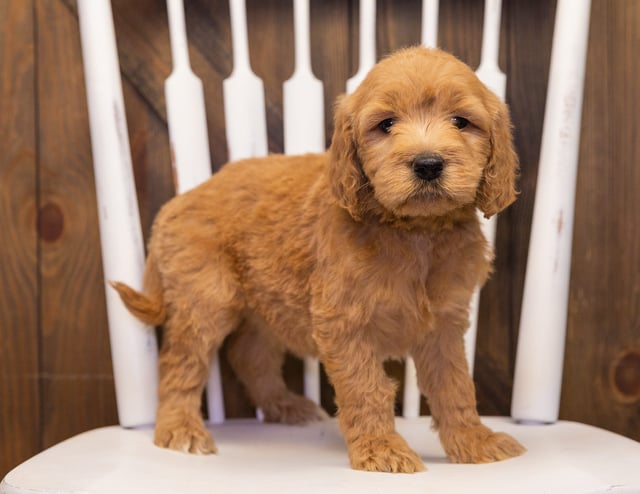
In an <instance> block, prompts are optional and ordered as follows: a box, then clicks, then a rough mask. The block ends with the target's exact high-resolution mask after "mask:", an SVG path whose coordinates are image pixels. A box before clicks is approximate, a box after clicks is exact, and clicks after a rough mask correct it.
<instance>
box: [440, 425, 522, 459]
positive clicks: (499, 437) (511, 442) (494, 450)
mask: <svg viewBox="0 0 640 494" xmlns="http://www.w3.org/2000/svg"><path fill="white" fill-rule="evenodd" d="M440 437H441V439H442V444H443V446H444V449H445V451H446V452H447V455H448V456H449V459H450V460H451V461H452V462H454V463H490V462H494V461H501V460H506V459H508V458H513V457H514V456H520V455H521V454H523V453H524V452H525V451H526V449H525V448H524V447H523V446H522V445H521V444H520V443H519V442H518V441H516V440H515V439H514V438H512V437H511V436H509V435H508V434H505V433H503V432H493V431H492V430H491V429H489V428H487V427H485V426H483V425H479V426H475V427H469V428H463V429H456V430H455V431H452V432H449V433H442V431H441V436H440Z"/></svg>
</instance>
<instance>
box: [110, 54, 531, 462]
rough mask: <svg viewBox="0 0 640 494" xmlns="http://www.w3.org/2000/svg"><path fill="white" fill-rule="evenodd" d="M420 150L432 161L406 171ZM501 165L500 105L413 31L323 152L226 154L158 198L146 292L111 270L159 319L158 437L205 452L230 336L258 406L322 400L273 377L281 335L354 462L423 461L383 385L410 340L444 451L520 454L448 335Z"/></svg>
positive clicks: (294, 409) (318, 414)
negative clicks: (327, 385)
mask: <svg viewBox="0 0 640 494" xmlns="http://www.w3.org/2000/svg"><path fill="white" fill-rule="evenodd" d="M425 157H427V158H429V159H430V160H431V161H430V162H429V163H433V161H434V160H435V161H436V162H437V163H436V165H438V167H437V169H436V170H435V171H433V170H431V171H429V170H424V169H419V167H420V166H422V167H423V168H424V167H425V166H427V165H424V164H422V165H420V160H422V162H424V160H425V159H426V158H425ZM429 166H431V165H429ZM417 167H418V168H417ZM516 175H517V158H516V154H515V152H514V150H513V143H512V138H511V123H510V121H509V114H508V111H507V109H506V107H505V106H504V104H502V103H501V102H500V101H499V100H498V99H497V98H496V97H495V96H494V95H493V94H492V93H491V92H490V91H489V90H488V89H487V88H486V87H484V86H483V85H482V84H481V83H480V81H478V79H477V78H476V76H475V75H474V73H473V72H472V71H471V70H470V69H469V68H468V67H467V66H466V65H464V64H463V63H462V62H460V61H458V60H457V59H455V58H454V57H453V56H451V55H448V54H446V53H444V52H441V51H438V50H428V49H426V48H419V47H416V48H411V49H406V50H402V51H400V52H397V53H395V54H393V55H391V56H389V57H388V58H386V59H384V60H383V61H382V62H380V63H379V64H378V65H377V66H376V67H374V69H373V70H372V71H371V72H370V74H369V75H368V76H367V78H366V79H365V80H364V82H363V83H362V84H361V86H360V87H359V88H358V90H357V91H356V92H355V93H354V94H352V95H350V96H344V97H342V98H341V99H340V100H339V101H338V104H337V107H336V116H335V132H334V136H333V141H332V144H331V148H330V150H329V152H328V153H325V154H309V155H305V156H281V155H273V156H269V157H267V158H260V159H250V160H245V161H242V162H239V163H236V164H231V165H228V166H225V167H224V168H223V169H222V170H221V171H220V172H219V173H217V174H216V175H215V176H213V177H212V178H211V179H210V180H209V181H207V182H206V183H204V184H202V185H201V186H199V187H197V188H195V189H194V190H192V191H190V192H187V193H185V194H182V195H180V196H178V197H176V198H174V199H173V200H171V201H170V202H168V203H167V204H166V205H165V206H164V207H163V208H162V210H161V211H160V213H159V214H158V216H157V218H156V220H155V223H154V226H153V232H152V235H151V240H150V242H149V252H150V255H149V258H148V261H147V275H146V277H145V293H146V295H142V294H137V293H136V292H134V291H133V290H131V289H128V288H127V287H125V286H124V285H121V284H115V285H114V286H115V288H116V289H117V290H118V291H119V293H120V295H121V296H122V299H123V300H124V302H125V304H126V305H127V306H128V307H129V308H130V310H131V311H132V312H133V313H134V314H136V315H137V316H138V317H140V318H142V319H144V320H147V321H149V322H159V321H160V320H161V319H165V318H166V321H165V335H164V340H163V346H162V349H161V355H160V390H159V407H158V416H157V423H156V433H155V441H156V443H157V444H159V445H161V446H165V447H170V448H174V449H180V450H186V451H191V452H198V453H209V452H214V451H215V450H216V448H215V444H214V443H213V439H212V438H211V436H210V435H209V433H208V432H207V430H206V428H205V427H204V424H203V422H202V418H201V417H200V409H199V407H200V396H201V392H202V389H203V387H204V385H205V381H206V378H207V375H208V372H207V370H208V365H209V362H210V359H211V356H212V354H213V352H214V351H215V350H216V349H217V348H219V346H220V345H221V344H222V342H223V340H224V339H225V338H227V337H229V344H230V353H229V357H230V361H231V364H232V366H233V368H234V370H235V372H236V373H237V374H238V376H239V379H240V380H241V381H242V382H243V383H244V384H245V386H246V387H247V390H248V392H249V395H250V397H251V398H252V399H253V400H254V402H255V404H256V405H257V406H259V407H261V408H262V410H263V411H264V412H265V415H266V417H267V419H268V420H275V421H283V422H288V423H300V422H305V421H308V420H316V419H319V418H322V417H323V416H324V413H323V412H322V411H321V410H319V409H318V408H317V407H316V406H315V405H314V404H312V403H311V402H309V401H307V400H306V399H304V398H302V397H299V396H297V395H295V394H293V393H292V392H291V391H289V390H288V389H287V388H286V386H285V384H284V381H283V379H282V376H281V375H280V368H281V365H282V359H283V355H284V352H285V349H287V350H289V351H292V352H293V353H295V354H298V355H300V356H303V355H316V356H319V357H320V359H321V360H322V362H323V363H324V366H325V368H326V370H327V373H328V375H329V377H330V379H331V381H332V383H333V385H334V387H335V390H336V402H337V405H338V420H339V423H340V427H341V430H342V432H343V434H344V437H345V440H346V443H347V446H348V449H349V459H350V461H351V465H352V466H353V467H354V468H358V469H364V470H379V471H394V472H414V471H419V470H423V469H424V465H423V464H422V460H421V459H420V458H419V457H418V455H416V453H415V452H413V451H412V450H411V449H410V448H409V446H408V445H407V443H406V442H405V441H404V440H403V439H402V438H401V437H400V436H399V435H398V434H397V433H396V432H395V430H394V414H393V401H394V395H395V392H396V385H395V383H394V382H393V381H392V380H391V379H389V377H387V375H386V374H385V372H384V368H383V363H384V361H385V360H386V359H389V358H402V357H405V356H407V355H411V356H412V357H413V358H414V360H415V361H416V365H417V369H418V381H419V386H420V389H421V391H422V392H423V393H424V394H425V395H426V396H427V398H428V400H429V403H430V406H431V410H432V414H433V421H434V427H436V428H437V429H438V431H439V434H440V439H441V441H442V444H443V446H444V449H445V451H446V452H447V454H448V455H449V457H450V458H451V460H452V461H456V462H484V461H494V460H500V459H504V458H508V457H510V456H514V455H518V454H520V453H522V451H523V448H522V447H521V446H520V445H519V444H518V443H517V442H516V441H514V440H513V439H512V438H510V437H508V436H505V435H503V434H494V433H493V432H492V431H490V430H489V429H487V428H485V427H484V426H482V425H481V423H480V419H479V417H478V414H477V411H476V404H475V391H474V386H473V382H472V380H471V378H470V376H469V373H468V369H467V364H466V360H465V355H464V343H463V334H464V331H465V329H466V327H467V325H468V306H469V300H470V297H471V294H472V293H473V291H474V289H475V288H476V287H477V286H478V285H481V284H482V283H483V282H484V281H485V278H486V277H487V275H488V273H489V271H490V269H491V259H492V253H491V252H490V251H489V248H488V246H487V242H486V241H485V239H484V237H483V235H482V233H481V230H480V226H479V220H478V218H477V214H476V208H479V209H480V210H481V211H482V212H484V213H485V214H486V215H487V216H488V215H492V214H495V213H497V212H498V211H500V210H501V209H503V208H505V207H506V206H507V205H508V204H510V203H511V202H512V201H513V200H514V198H515V187H514V182H515V178H516Z"/></svg>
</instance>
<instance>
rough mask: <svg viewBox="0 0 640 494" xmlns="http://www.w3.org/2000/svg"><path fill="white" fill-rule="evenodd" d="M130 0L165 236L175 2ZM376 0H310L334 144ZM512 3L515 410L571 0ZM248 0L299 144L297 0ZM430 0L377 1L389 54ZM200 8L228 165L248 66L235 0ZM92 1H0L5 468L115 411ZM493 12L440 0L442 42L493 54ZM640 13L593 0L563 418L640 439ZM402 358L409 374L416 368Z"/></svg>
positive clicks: (504, 233)
mask: <svg viewBox="0 0 640 494" xmlns="http://www.w3.org/2000/svg"><path fill="white" fill-rule="evenodd" d="M112 3H113V11H114V18H115V24H116V33H117V42H118V50H119V53H120V58H121V69H122V76H123V88H124V96H125V102H126V106H127V119H128V123H129V133H130V142H131V147H132V157H133V163H134V168H135V176H136V188H137V191H138V194H139V199H140V213H141V218H142V224H143V229H144V233H145V235H146V236H148V234H149V229H150V225H151V222H152V220H153V217H154V215H155V213H156V212H157V210H158V209H159V208H160V207H161V205H162V204H163V203H164V202H165V201H166V200H167V199H168V198H169V197H171V196H172V195H173V186H172V181H171V170H170V164H169V156H168V149H169V143H168V137H167V129H166V112H165V109H164V79H165V78H166V77H167V75H168V74H169V72H170V70H171V54H170V49H169V34H168V27H167V18H166V8H165V2H164V1H163V0H136V2H130V1H128V0H113V2H112ZM358 4H359V2H358V1H356V0H348V1H341V0H324V1H323V0H312V1H311V15H312V19H313V22H312V26H311V47H312V67H313V70H314V73H315V75H316V76H317V77H318V78H320V79H322V80H323V82H324V89H325V118H326V122H325V124H326V129H327V144H328V143H329V140H330V136H331V130H332V113H333V102H334V100H335V98H336V96H337V95H338V94H340V93H342V92H343V91H344V84H345V81H346V80H347V78H349V77H350V76H351V75H353V74H354V73H355V71H356V68H357V66H358V13H359V5H358ZM503 4H504V7H503V16H502V28H503V29H502V35H501V36H502V48H501V54H500V63H501V68H502V70H503V71H504V72H505V73H506V74H507V77H508V84H507V101H508V103H509V104H510V107H511V112H512V117H513V120H514V123H515V138H516V146H517V149H518V151H519V154H520V158H521V164H522V173H521V179H520V190H521V194H520V197H519V199H518V201H517V202H516V203H515V204H514V206H512V207H511V208H510V209H509V210H508V211H506V212H505V213H504V214H502V215H501V216H500V218H499V220H498V234H497V260H496V272H495V274H494V276H493V277H492V279H491V280H490V281H489V283H488V285H487V287H486V288H485V290H484V292H483V295H482V301H481V310H480V323H479V334H478V354H477V357H476V368H475V379H476V383H477V391H478V402H479V407H480V410H481V412H482V413H485V414H488V413H492V414H508V412H509V406H510V394H511V387H512V380H513V363H514V357H515V342H516V338H517V328H518V324H519V314H520V305H521V298H522V289H523V284H524V273H525V266H526V258H527V249H528V241H529V228H530V223H531V215H532V209H533V197H534V191H535V183H536V175H537V167H538V156H539V149H540V140H541V133H542V120H543V111H544V102H545V96H546V84H547V78H548V66H549V58H550V50H551V41H552V31H553V19H554V14H555V4H556V2H555V0H504V2H503ZM247 6H248V9H249V11H248V17H247V20H248V25H249V30H250V39H249V45H250V51H251V64H252V67H253V70H254V71H255V72H256V73H257V74H258V75H259V76H260V77H262V78H263V79H264V83H265V93H266V103H267V115H268V116H267V118H268V128H269V150H270V151H271V152H280V151H282V149H283V139H282V83H283V82H284V81H285V80H286V79H288V78H289V77H290V76H291V74H292V72H293V15H292V5H291V2H282V1H280V0H247ZM420 6H421V2H420V1H419V0H401V1H400V0H393V1H392V0H378V2H377V10H378V19H377V27H378V31H377V48H378V54H379V55H384V54H386V53H388V52H389V51H391V50H394V49H396V48H399V47H401V46H405V45H409V44H416V43H418V42H419V41H420V40H419V36H420ZM185 7H186V20H187V30H188V32H189V42H190V55H191V62H192V66H193V69H194V71H195V72H196V74H197V75H198V77H200V78H201V79H202V81H203V84H204V88H205V98H206V103H207V109H206V110H207V121H208V124H209V138H210V143H211V154H212V163H213V166H214V168H215V169H217V168H219V167H220V166H221V165H222V164H223V163H224V162H225V161H226V159H227V149H226V140H225V132H224V114H223V110H222V108H223V105H222V81H223V80H224V78H225V77H227V76H228V75H229V74H230V73H231V70H232V52H233V50H232V46H231V35H230V28H229V8H228V2H227V1H226V0H189V1H188V2H185ZM34 13H35V18H34ZM75 15H76V5H75V0H50V1H47V2H35V6H34V5H33V2H32V1H28V0H6V1H4V2H0V20H2V21H3V22H4V23H5V24H6V25H7V26H9V28H8V29H4V30H2V32H0V54H1V55H2V57H1V58H0V68H1V69H2V72H1V79H0V103H1V104H2V110H1V111H0V131H1V132H2V136H3V139H0V225H2V228H3V234H2V235H3V236H2V239H1V241H0V256H2V259H3V263H2V264H0V350H1V351H2V354H3V356H4V355H8V356H9V357H7V358H4V359H3V360H2V361H0V372H1V374H0V475H2V474H3V473H4V472H3V471H2V469H6V468H8V467H9V466H10V465H13V464H15V463H16V462H17V461H19V460H21V459H22V458H23V457H24V456H26V455H28V454H31V452H33V451H34V450H35V449H38V448H39V447H40V446H41V445H42V444H50V443H52V442H54V441H57V440H59V439H62V438H64V437H66V436H68V435H71V434H73V433H75V432H78V431H80V430H83V429H86V428H90V427H94V426H97V425H105V424H110V423H114V422H115V420H116V417H115V397H114V394H113V383H112V375H111V366H110V363H109V350H108V338H107V329H106V324H107V323H106V315H105V309H104V288H103V287H104V284H103V283H104V282H103V279H102V272H101V264H100V263H101V261H100V253H99V245H98V228H97V221H96V217H95V192H94V186H93V172H92V168H91V155H90V141H89V133H88V125H87V115H86V104H85V95H84V81H83V76H82V65H81V57H80V47H79V35H78V27H77V20H76V18H75ZM482 15H483V2H477V1H476V0H447V1H446V2H441V3H440V19H439V32H440V35H439V44H440V45H441V46H442V47H443V48H446V49H448V50H450V51H452V52H453V53H455V54H456V55H457V56H459V57H460V58H461V59H463V60H464V61H466V62H467V63H469V64H470V65H471V66H472V67H476V66H477V64H478V62H479V59H480V46H481V32H482ZM34 23H35V24H34ZM34 25H35V26H36V31H35V32H34V29H33V26H34ZM639 26H640V4H638V2H637V1H636V0H617V1H616V2H611V1H609V0H593V15H592V29H591V35H590V48H589V57H588V64H587V86H586V90H585V105H584V114H583V122H582V130H583V135H582V145H581V158H580V171H579V183H578V192H577V215H576V222H575V235H574V257H573V266H572V284H571V294H570V312H569V327H568V345H567V351H566V362H565V377H564V392H563V399H562V409H561V416H562V418H565V419H574V420H582V421H585V422H588V423H592V424H595V425H598V426H601V427H604V428H607V429H611V430H615V431H618V432H621V433H623V434H626V435H628V436H630V437H634V438H636V439H640V423H639V421H640V384H639V382H638V381H639V380H640V377H638V376H640V369H639V366H640V340H639V336H638V335H639V334H640V306H639V303H638V301H639V300H640V282H639V281H638V276H637V270H638V266H639V265H640V262H639V261H640V259H639V257H640V233H639V232H640V229H639V228H637V224H638V220H637V218H636V216H637V213H636V212H637V211H638V210H639V206H640V204H639V202H638V201H639V199H638V194H637V191H638V189H639V188H640V172H639V169H638V166H637V163H638V162H639V159H640V143H638V139H637V137H636V130H635V129H636V125H635V119H636V115H638V114H640V107H639V105H640V103H639V102H640V94H638V91H639V89H638V88H639V86H638V83H637V81H638V80H639V77H640V73H639V71H640V69H639V66H638V63H637V60H636V58H637V57H636V54H637V53H638V51H639V50H640V32H639V30H640V28H639ZM36 34H37V36H36ZM34 40H37V44H36V45H34ZM34 80H37V85H36V86H35V87H34ZM36 149H39V153H37V159H36ZM37 218H38V221H36V219H37ZM36 224H37V225H38V228H37V229H36ZM38 252H40V254H41V255H40V257H38ZM39 279H40V280H41V283H40V284H39V282H38V280H39ZM541 310H543V308H542V309H541ZM39 321H41V323H39ZM40 348H41V353H40ZM40 355H41V357H40ZM300 369H301V366H300V363H299V361H296V360H295V359H289V360H287V363H286V364H285V373H286V378H287V381H288V382H289V384H290V386H291V387H292V388H293V389H297V390H299V389H300V388H301V381H300ZM387 369H388V371H389V373H390V374H392V375H393V376H395V377H396V378H398V379H401V377H402V372H403V371H402V366H401V365H398V364H394V363H392V364H390V365H388V367H387ZM223 374H224V380H225V382H224V385H225V396H226V398H227V405H228V407H227V408H228V410H227V411H228V412H229V415H230V416H251V415H252V414H253V413H254V411H253V409H252V408H251V406H250V405H249V403H248V401H247V400H246V398H245V397H244V395H243V390H242V388H241V386H240V385H239V384H238V383H237V381H236V380H235V378H234V377H233V375H232V373H231V371H230V369H228V367H227V366H226V365H224V364H223ZM323 390H324V391H326V393H325V396H324V397H323V404H324V405H325V406H326V407H327V408H328V409H331V410H333V409H334V408H333V404H332V392H331V391H330V387H329V385H328V383H327V382H326V379H325V381H324V384H323ZM5 438H9V439H11V441H10V444H11V446H9V448H7V441H6V440H5Z"/></svg>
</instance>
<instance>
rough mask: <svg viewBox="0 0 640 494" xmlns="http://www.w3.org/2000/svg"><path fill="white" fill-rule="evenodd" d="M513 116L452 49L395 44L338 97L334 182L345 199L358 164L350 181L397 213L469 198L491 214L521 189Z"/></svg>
mask: <svg viewBox="0 0 640 494" xmlns="http://www.w3.org/2000/svg"><path fill="white" fill-rule="evenodd" d="M510 126H511V124H510V121H509V115H508V111H507V109H506V107H505V106H504V105H503V104H502V103H501V102H500V101H499V100H498V99H497V98H496V97H495V96H494V95H493V94H492V93H491V92H490V91H489V90H488V89H487V88H486V87H484V86H483V85H482V84H481V83H480V81H479V80H478V79H477V77H476V76H475V74H474V73H473V71H471V69H470V68H469V67H467V66H466V65H465V64H463V63H462V62H460V61H458V60H457V59H455V58H454V57H453V56H451V55H448V54H446V53H444V52H441V51H437V50H428V49H425V48H411V49H408V50H403V51H400V52H397V53H396V54H394V55H392V56H390V57H388V58H387V59H385V60H383V61H382V62H380V63H379V64H378V65H376V66H375V67H374V68H373V69H372V71H371V72H370V74H369V75H368V76H367V78H366V79H365V80H364V82H363V83H362V84H361V86H360V87H359V88H358V90H357V91H356V92H355V93H354V94H353V95H351V96H347V97H344V98H343V99H342V100H340V102H339V104H338V108H337V110H336V132H335V134H334V140H333V142H332V149H331V151H332V158H333V164H332V165H333V167H334V168H335V167H344V169H343V170H342V173H343V175H342V176H340V173H338V174H337V175H336V176H334V179H337V180H338V181H340V180H341V179H342V180H343V183H342V185H339V186H338V189H336V187H335V184H334V191H336V192H337V194H338V198H339V200H343V199H344V197H341V194H342V195H344V194H349V193H350V192H349V191H348V190H347V189H348V186H347V187H345V186H344V184H345V182H344V179H345V176H344V173H348V170H349V169H356V170H357V175H355V176H351V177H350V178H348V179H347V182H346V183H347V184H351V186H354V185H355V186H357V187H358V188H359V192H357V193H356V195H358V194H359V195H360V196H362V194H363V192H362V191H363V190H365V189H366V190H368V193H369V194H372V195H373V197H374V199H375V201H376V202H377V203H378V204H380V205H381V206H382V207H383V208H384V209H385V210H386V211H388V212H390V213H391V214H392V215H394V216H396V217H416V216H442V215H446V214H447V213H449V212H450V211H452V210H455V209H457V208H460V207H462V206H465V205H469V204H476V205H477V206H478V207H480V209H482V210H483V211H484V212H485V214H486V215H487V216H490V215H491V214H494V213H496V212H498V211H499V210H500V209H502V208H504V207H506V206H507V205H508V204H509V203H510V202H512V201H513V199H514V198H515V191H514V180H515V175H516V169H517V158H516V155H515V153H514V151H513V147H512V142H511V132H510ZM345 146H346V147H350V148H351V149H350V150H345V149H342V148H344V147H345ZM348 160H352V162H351V163H349V161H348ZM492 181H493V182H495V183H493V184H492ZM354 182H358V183H357V184H354ZM498 182H499V183H498ZM350 199H351V200H352V201H353V200H354V197H351V198H350ZM355 201H356V202H355V203H353V202H352V204H351V206H349V205H348V204H346V202H348V201H343V202H344V203H345V205H347V207H348V209H350V210H352V209H353V208H354V207H355V208H356V209H357V208H358V207H360V208H362V201H363V197H356V198H355ZM360 213H362V211H360ZM352 214H353V211H352Z"/></svg>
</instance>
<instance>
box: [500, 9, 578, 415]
mask: <svg viewBox="0 0 640 494" xmlns="http://www.w3.org/2000/svg"><path fill="white" fill-rule="evenodd" d="M590 7H591V2H590V0H582V1H580V2H576V1H572V0H558V4H557V7H556V21H555V28H554V34H553V48H552V51H551V66H550V70H549V85H548V90H547V102H546V107H545V117H544V129H543V133H542V144H541V149H540V165H539V168H538V183H537V187H536V198H535V206H534V210H533V220H532V227H531V238H530V243H529V257H528V261H527V271H526V280H525V285H524V294H523V300H522V313H521V317H520V332H519V337H518V350H517V356H516V367H515V377H514V386H513V399H512V408H511V415H512V416H513V418H515V419H516V420H520V421H526V422H542V423H546V422H554V421H555V420H557V418H558V411H559V406H560V389H561V384H562V365H563V361H564V344H565V334H566V325H567V307H568V302H569V278H570V274H571V273H570V271H571V241H572V235H573V218H574V209H575V191H576V177H577V171H578V150H579V146H580V123H581V116H582V94H583V89H584V74H585V64H586V54H587V41H588V32H589V14H590Z"/></svg>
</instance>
